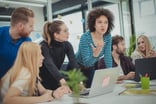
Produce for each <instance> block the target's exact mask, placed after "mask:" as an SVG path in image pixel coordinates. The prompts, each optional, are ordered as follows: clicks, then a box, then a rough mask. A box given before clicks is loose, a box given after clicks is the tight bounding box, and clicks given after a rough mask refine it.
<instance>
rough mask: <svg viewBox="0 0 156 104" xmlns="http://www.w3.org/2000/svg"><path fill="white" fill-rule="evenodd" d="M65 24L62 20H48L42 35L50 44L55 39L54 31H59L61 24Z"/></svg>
mask: <svg viewBox="0 0 156 104" xmlns="http://www.w3.org/2000/svg"><path fill="white" fill-rule="evenodd" d="M63 24H64V22H63V21H60V20H55V21H53V22H47V23H45V24H44V27H43V34H42V36H43V38H44V41H46V42H47V43H48V45H50V43H51V42H52V41H53V40H54V33H59V32H60V31H61V29H60V26H61V25H63Z"/></svg>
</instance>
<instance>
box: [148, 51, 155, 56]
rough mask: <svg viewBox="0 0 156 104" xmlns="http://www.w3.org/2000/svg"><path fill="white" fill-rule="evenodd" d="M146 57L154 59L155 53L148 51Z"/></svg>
mask: <svg viewBox="0 0 156 104" xmlns="http://www.w3.org/2000/svg"><path fill="white" fill-rule="evenodd" d="M147 57H156V52H155V51H153V50H151V51H149V53H148V55H147Z"/></svg>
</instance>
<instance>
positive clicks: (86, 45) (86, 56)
mask: <svg viewBox="0 0 156 104" xmlns="http://www.w3.org/2000/svg"><path fill="white" fill-rule="evenodd" d="M103 40H104V42H105V44H104V47H103V49H102V51H101V53H100V54H99V56H98V57H94V56H93V52H92V48H91V44H93V45H94V42H93V40H92V37H91V33H90V31H88V32H86V33H84V34H83V35H82V36H81V38H80V43H79V50H78V52H77V53H76V59H77V61H78V63H80V64H82V65H84V66H86V67H90V66H93V65H94V64H95V62H96V61H98V60H99V59H100V58H101V57H104V62H105V65H106V67H107V68H108V67H112V55H111V44H112V37H111V34H106V35H104V37H103ZM94 46H95V45H94Z"/></svg>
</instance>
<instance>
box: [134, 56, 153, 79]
mask: <svg viewBox="0 0 156 104" xmlns="http://www.w3.org/2000/svg"><path fill="white" fill-rule="evenodd" d="M135 71H136V75H135V79H134V80H135V81H140V76H145V74H146V73H147V74H148V76H149V77H150V80H153V79H156V57H155V58H143V59H136V60H135Z"/></svg>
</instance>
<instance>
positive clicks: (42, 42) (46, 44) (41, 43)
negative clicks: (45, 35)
mask: <svg viewBox="0 0 156 104" xmlns="http://www.w3.org/2000/svg"><path fill="white" fill-rule="evenodd" d="M39 44H40V45H41V46H48V43H47V42H46V41H44V40H43V41H41V42H40V43H39Z"/></svg>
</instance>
